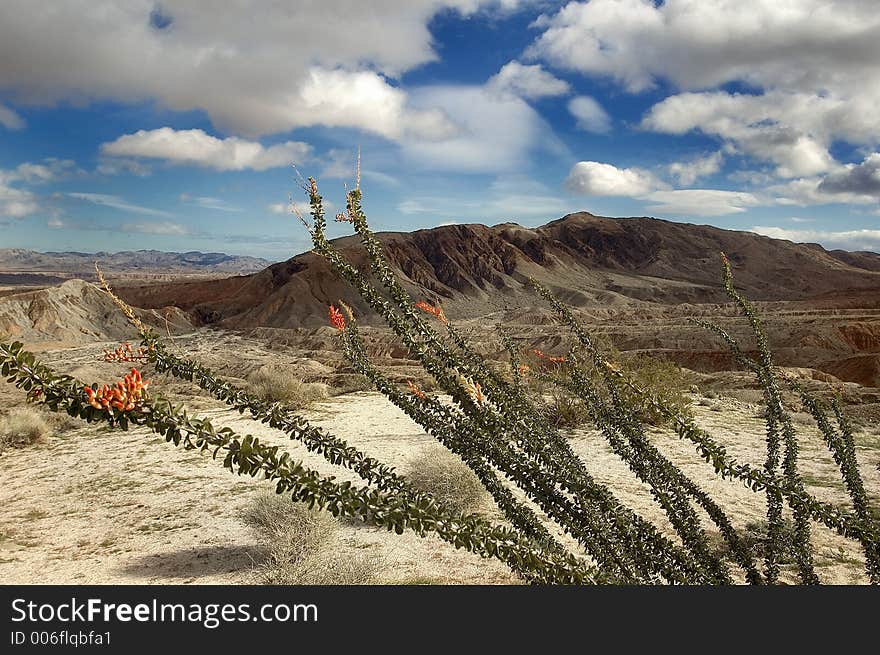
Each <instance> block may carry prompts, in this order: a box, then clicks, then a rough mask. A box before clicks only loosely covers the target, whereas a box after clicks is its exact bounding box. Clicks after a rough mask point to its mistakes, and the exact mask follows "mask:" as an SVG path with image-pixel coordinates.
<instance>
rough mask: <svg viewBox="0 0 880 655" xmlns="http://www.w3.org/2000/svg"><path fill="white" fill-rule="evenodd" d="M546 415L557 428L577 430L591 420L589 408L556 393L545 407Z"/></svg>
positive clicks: (559, 392)
mask: <svg viewBox="0 0 880 655" xmlns="http://www.w3.org/2000/svg"><path fill="white" fill-rule="evenodd" d="M544 415H545V416H546V417H547V420H548V421H550V424H551V425H552V426H553V427H556V428H577V427H580V426H582V425H583V424H584V423H587V422H588V421H589V420H590V414H589V412H587V408H586V407H584V404H583V403H582V402H581V401H580V400H578V399H577V398H575V397H573V396H571V395H569V394H567V393H563V392H561V391H554V392H553V398H552V400H550V402H548V403H547V404H546V405H545V406H544Z"/></svg>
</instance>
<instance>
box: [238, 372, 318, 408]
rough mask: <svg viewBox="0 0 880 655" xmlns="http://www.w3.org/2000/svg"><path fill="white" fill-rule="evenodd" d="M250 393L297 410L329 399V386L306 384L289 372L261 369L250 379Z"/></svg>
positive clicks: (315, 383) (248, 379)
mask: <svg viewBox="0 0 880 655" xmlns="http://www.w3.org/2000/svg"><path fill="white" fill-rule="evenodd" d="M247 381H248V387H249V389H250V391H251V392H252V393H254V394H256V395H258V396H260V397H262V398H265V399H266V400H268V401H270V402H283V403H286V404H288V405H290V406H291V407H293V408H295V409H302V408H305V407H308V406H309V405H311V404H312V403H314V402H317V401H319V400H325V399H326V398H327V397H328V395H329V394H328V392H327V385H326V384H321V383H320V382H304V381H303V380H302V379H301V378H298V377H297V376H295V375H293V374H292V373H290V372H289V371H286V370H284V369H276V368H261V369H259V370H257V371H255V372H253V373H251V374H250V375H249V376H248V378H247Z"/></svg>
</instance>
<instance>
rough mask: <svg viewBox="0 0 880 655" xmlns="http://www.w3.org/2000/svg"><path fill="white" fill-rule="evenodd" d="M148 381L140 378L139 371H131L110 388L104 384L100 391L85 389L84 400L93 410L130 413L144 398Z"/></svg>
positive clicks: (134, 369) (148, 384)
mask: <svg viewBox="0 0 880 655" xmlns="http://www.w3.org/2000/svg"><path fill="white" fill-rule="evenodd" d="M148 386H150V383H149V381H147V380H144V379H143V378H142V377H141V374H140V371H138V370H137V369H136V368H133V369H131V373H129V374H128V375H126V376H125V378H124V379H123V380H122V381H120V382H117V383H116V384H114V385H113V386H112V387H111V386H110V385H107V384H105V385H104V386H102V387H101V388H100V389H97V390H95V389H92V388H91V387H85V388H84V389H83V391H84V392H85V394H86V400H87V401H88V403H89V405H91V406H92V407H94V408H95V409H102V410H104V411H108V412H111V413H112V412H113V410H114V409H115V410H117V411H120V412H130V411H131V410H133V409H134V408H135V407H137V405H138V404H139V403H140V402H141V401H142V400H143V399H144V398H145V397H146V395H147V387H148Z"/></svg>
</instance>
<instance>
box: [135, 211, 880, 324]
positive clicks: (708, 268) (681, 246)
mask: <svg viewBox="0 0 880 655" xmlns="http://www.w3.org/2000/svg"><path fill="white" fill-rule="evenodd" d="M377 236H378V238H379V239H380V240H381V242H382V243H383V245H384V247H385V250H386V252H387V254H388V257H389V259H390V261H391V263H392V265H393V266H394V267H395V268H396V269H397V270H398V272H399V273H400V275H401V277H402V279H403V281H404V284H405V285H406V286H407V287H409V289H410V290H411V292H412V293H413V294H414V295H415V296H416V297H421V298H428V299H437V300H440V301H441V302H442V303H443V306H444V308H445V310H446V312H447V314H449V315H450V316H451V317H457V318H473V317H477V316H484V315H486V314H489V313H491V312H494V311H498V310H503V309H505V308H508V309H510V308H520V307H526V306H529V305H535V304H539V303H537V302H536V301H535V297H534V294H532V292H531V291H530V290H528V289H527V279H528V278H529V277H534V278H535V279H537V280H539V281H540V282H542V283H543V284H545V285H546V286H549V287H550V288H551V289H553V290H554V291H555V292H557V293H558V294H559V295H560V296H561V297H562V298H563V300H565V301H566V302H567V303H569V304H571V305H574V306H577V307H585V308H586V307H591V308H602V307H613V306H625V305H638V304H643V303H648V304H655V303H656V304H675V303H716V302H725V300H726V298H725V297H724V295H723V293H722V292H721V290H720V262H719V252H721V251H724V252H725V253H727V255H728V257H729V258H730V260H731V262H732V263H733V266H734V269H735V275H736V284H737V286H738V287H739V288H740V289H742V290H743V291H744V292H745V293H746V295H748V296H749V297H750V298H752V299H754V300H806V299H811V298H816V299H821V298H823V297H827V296H829V295H833V296H835V297H838V298H842V297H844V296H846V295H847V294H854V296H857V297H858V298H859V302H867V303H869V304H871V303H876V304H877V305H878V306H880V255H878V254H876V253H868V252H861V253H848V252H844V251H827V250H825V249H824V248H822V247H821V246H819V245H816V244H796V243H792V242H790V241H784V240H779V239H771V238H769V237H765V236H760V235H757V234H754V233H752V232H739V231H732V230H723V229H720V228H717V227H711V226H706V225H691V224H685V223H674V222H670V221H664V220H658V219H654V218H605V217H600V216H594V215H592V214H589V213H586V212H579V213H575V214H569V215H568V216H565V217H564V218H561V219H559V220H556V221H553V222H551V223H548V224H547V225H544V226H542V227H539V228H534V229H531V228H525V227H522V226H520V225H516V224H513V223H505V224H501V225H495V226H492V227H489V226H485V225H449V226H443V227H437V228H433V229H429V230H419V231H416V232H409V233H399V232H384V233H379V234H378V235H377ZM334 243H335V245H336V247H337V248H338V249H339V250H341V251H343V252H344V253H345V254H346V255H347V256H348V257H349V258H350V259H351V260H352V261H353V262H355V264H356V265H357V266H359V267H360V268H361V269H362V270H366V269H368V265H367V262H366V259H365V257H364V254H363V249H362V248H361V246H360V243H359V239H358V238H357V237H344V238H341V239H337V240H335V242H334ZM120 292H121V293H122V295H123V296H124V297H125V298H126V299H127V300H128V301H129V302H131V303H132V304H134V305H136V306H139V307H147V308H159V307H164V306H167V305H175V306H177V307H179V308H181V309H184V310H186V311H188V312H190V314H191V315H192V316H193V317H194V319H195V320H196V321H199V322H202V323H218V324H220V325H223V326H226V327H235V328H255V327H278V328H293V327H301V326H312V325H320V324H325V323H326V320H327V319H326V312H327V305H328V304H330V303H333V302H336V301H337V300H338V299H343V300H345V301H346V302H347V303H349V304H350V305H352V306H353V307H354V308H355V310H356V311H357V312H358V313H359V315H361V316H363V317H366V318H367V319H369V317H370V314H371V313H370V312H369V310H368V308H367V307H366V306H365V304H364V303H363V301H362V300H361V299H360V298H359V297H358V296H357V294H356V293H355V292H354V291H353V290H352V289H351V288H350V287H349V285H348V284H347V283H346V282H345V281H344V280H341V279H340V278H339V277H338V276H337V275H336V274H335V273H333V272H332V271H331V270H329V267H328V265H327V263H326V262H325V261H324V260H323V259H322V258H321V257H319V256H318V255H316V254H314V253H311V252H307V253H303V254H301V255H297V256H296V257H293V258H292V259H289V260H288V261H286V262H282V263H278V264H273V265H272V266H269V267H268V268H266V269H265V270H262V271H260V272H257V273H254V274H252V275H248V276H243V277H234V278H227V279H221V280H204V281H190V282H178V283H172V284H153V285H149V286H128V287H125V288H121V289H120ZM872 306H873V305H872Z"/></svg>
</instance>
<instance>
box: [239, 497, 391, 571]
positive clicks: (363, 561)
mask: <svg viewBox="0 0 880 655" xmlns="http://www.w3.org/2000/svg"><path fill="white" fill-rule="evenodd" d="M243 519H244V522H245V523H246V524H247V525H249V526H250V527H251V528H252V529H253V530H254V531H255V532H256V533H257V535H258V536H259V537H260V539H261V541H263V543H264V544H265V546H266V548H267V557H266V560H265V561H264V562H261V563H259V564H258V567H257V572H258V576H259V578H260V579H261V580H262V581H263V582H264V583H265V584H280V585H304V584H305V585H309V584H311V585H357V584H372V583H375V581H376V576H377V575H378V571H379V558H378V557H376V556H373V555H369V554H365V553H362V552H357V553H348V552H341V551H340V550H339V545H340V542H339V527H340V525H339V521H338V520H337V519H335V518H333V517H332V516H330V515H329V514H328V513H327V512H322V511H320V510H318V509H309V508H308V507H306V506H305V505H303V504H301V503H292V502H290V501H289V500H287V499H285V498H281V497H279V496H277V495H275V494H261V495H259V496H257V498H256V499H255V500H254V501H253V502H252V503H251V504H250V506H248V508H247V510H246V511H245V513H244V516H243Z"/></svg>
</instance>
